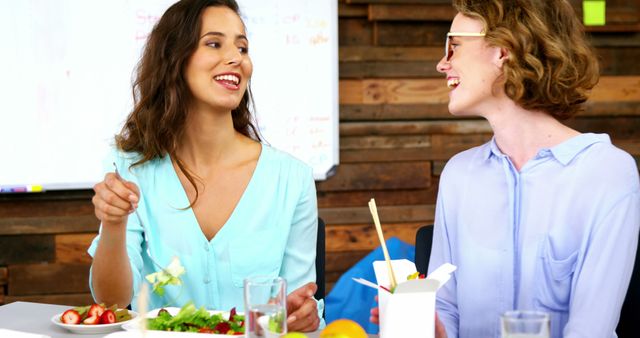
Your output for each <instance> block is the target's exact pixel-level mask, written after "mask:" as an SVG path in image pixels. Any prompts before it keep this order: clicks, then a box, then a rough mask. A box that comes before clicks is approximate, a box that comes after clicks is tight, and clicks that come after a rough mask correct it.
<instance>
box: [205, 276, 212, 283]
mask: <svg viewBox="0 0 640 338" xmlns="http://www.w3.org/2000/svg"><path fill="white" fill-rule="evenodd" d="M203 282H204V283H205V284H209V283H210V282H211V279H209V277H205V278H204V280H203Z"/></svg>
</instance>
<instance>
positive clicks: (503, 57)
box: [494, 47, 509, 69]
mask: <svg viewBox="0 0 640 338" xmlns="http://www.w3.org/2000/svg"><path fill="white" fill-rule="evenodd" d="M495 48H496V54H495V61H494V63H495V65H496V66H497V67H498V68H500V69H502V65H503V64H504V63H505V62H506V61H507V59H509V51H508V50H507V49H506V48H499V47H495Z"/></svg>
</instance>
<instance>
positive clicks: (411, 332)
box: [373, 259, 456, 338]
mask: <svg viewBox="0 0 640 338" xmlns="http://www.w3.org/2000/svg"><path fill="white" fill-rule="evenodd" d="M391 266H392V267H393V272H394V275H395V277H396V282H397V283H398V286H397V287H396V289H395V292H394V293H393V294H391V293H389V292H388V291H386V290H384V289H382V288H378V304H379V309H380V317H379V318H380V337H381V338H397V337H402V338H434V336H435V318H436V291H438V289H439V288H440V287H441V286H442V285H444V283H446V282H447V281H448V280H449V279H450V278H451V273H453V271H455V270H456V267H455V266H454V265H452V264H449V263H445V264H443V265H441V266H440V267H439V268H437V269H436V270H434V271H433V272H432V273H431V274H429V276H428V278H426V279H412V280H407V276H409V275H411V274H414V273H415V272H416V271H417V270H416V266H415V264H414V263H413V262H411V261H409V260H406V259H398V260H392V261H391ZM373 269H374V271H375V274H376V280H377V283H378V285H382V286H385V287H387V288H388V287H389V285H390V278H389V274H388V268H387V263H386V262H385V261H375V262H373Z"/></svg>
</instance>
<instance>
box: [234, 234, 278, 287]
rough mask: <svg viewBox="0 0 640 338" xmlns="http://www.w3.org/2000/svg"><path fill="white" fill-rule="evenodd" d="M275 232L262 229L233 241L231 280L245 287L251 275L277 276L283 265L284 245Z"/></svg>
mask: <svg viewBox="0 0 640 338" xmlns="http://www.w3.org/2000/svg"><path fill="white" fill-rule="evenodd" d="M273 237H274V234H272V233H269V232H266V231H260V232H256V233H251V234H247V235H246V236H244V237H242V238H237V239H235V240H234V241H232V242H231V246H230V248H229V258H230V269H231V280H232V281H233V284H234V285H235V286H237V287H240V288H241V287H243V283H244V279H245V278H247V277H251V276H268V277H277V276H278V274H279V272H280V267H281V265H282V256H283V254H282V250H283V248H282V245H280V241H279V240H278V239H277V238H275V239H274V238H273Z"/></svg>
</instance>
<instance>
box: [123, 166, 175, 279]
mask: <svg viewBox="0 0 640 338" xmlns="http://www.w3.org/2000/svg"><path fill="white" fill-rule="evenodd" d="M113 167H114V168H115V169H116V175H117V176H118V178H122V176H120V173H119V172H118V166H117V165H116V163H115V162H113ZM138 189H140V188H138ZM131 208H132V209H133V212H134V214H136V218H137V219H138V223H140V227H142V243H145V242H146V243H147V250H146V252H147V256H149V259H150V260H151V262H152V263H153V264H154V265H155V266H156V267H157V268H159V269H161V270H162V271H163V272H164V273H166V274H168V275H172V274H171V273H170V272H169V271H167V269H165V268H164V267H163V266H162V265H160V263H158V262H157V261H156V260H155V258H153V256H152V255H151V251H149V240H148V238H147V229H146V227H145V226H144V223H142V219H141V218H140V214H138V208H134V207H133V202H131Z"/></svg>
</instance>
